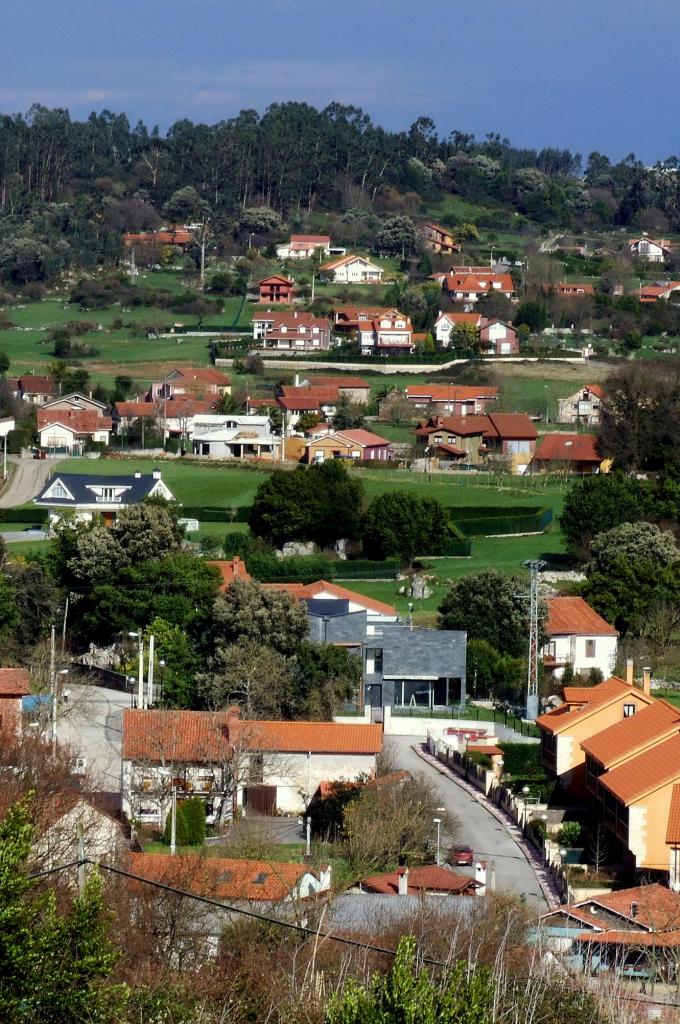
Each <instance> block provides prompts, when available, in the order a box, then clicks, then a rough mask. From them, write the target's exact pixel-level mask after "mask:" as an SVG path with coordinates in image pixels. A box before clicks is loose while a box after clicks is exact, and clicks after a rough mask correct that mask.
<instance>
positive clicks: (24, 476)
mask: <svg viewBox="0 0 680 1024" xmlns="http://www.w3.org/2000/svg"><path fill="white" fill-rule="evenodd" d="M8 461H9V462H11V463H12V464H13V465H14V472H13V474H12V476H11V478H10V481H9V484H8V486H7V487H6V488H5V489H4V490H3V491H2V493H1V494H0V508H14V507H15V506H17V505H25V504H26V503H27V502H29V501H32V499H33V498H35V496H36V494H38V493H39V492H40V491H41V490H42V488H43V487H44V486H45V484H46V483H47V480H48V478H49V476H50V473H51V472H52V469H53V467H54V463H53V462H50V461H49V459H31V458H19V457H18V456H16V455H10V456H9V460H8Z"/></svg>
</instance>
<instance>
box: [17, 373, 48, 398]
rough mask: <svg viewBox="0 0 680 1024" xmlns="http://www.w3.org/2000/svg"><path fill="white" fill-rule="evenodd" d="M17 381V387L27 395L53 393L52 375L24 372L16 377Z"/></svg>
mask: <svg viewBox="0 0 680 1024" xmlns="http://www.w3.org/2000/svg"><path fill="white" fill-rule="evenodd" d="M18 381H19V387H20V388H21V390H22V391H23V392H25V393H26V394H27V395H53V394H54V393H55V387H54V380H53V378H52V377H36V376H34V375H33V374H32V373H25V374H23V376H21V377H19V378H18Z"/></svg>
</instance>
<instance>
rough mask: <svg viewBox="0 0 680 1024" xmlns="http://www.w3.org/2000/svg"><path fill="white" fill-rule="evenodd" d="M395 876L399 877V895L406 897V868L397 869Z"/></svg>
mask: <svg viewBox="0 0 680 1024" xmlns="http://www.w3.org/2000/svg"><path fill="white" fill-rule="evenodd" d="M397 874H398V875H399V895H400V896H408V868H406V867H401V868H398V869H397Z"/></svg>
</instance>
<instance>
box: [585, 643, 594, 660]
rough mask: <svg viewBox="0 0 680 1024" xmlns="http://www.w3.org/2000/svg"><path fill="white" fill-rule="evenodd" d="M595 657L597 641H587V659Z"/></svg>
mask: <svg viewBox="0 0 680 1024" xmlns="http://www.w3.org/2000/svg"><path fill="white" fill-rule="evenodd" d="M594 657H595V641H594V640H586V658H594Z"/></svg>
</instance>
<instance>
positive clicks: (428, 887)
mask: <svg viewBox="0 0 680 1024" xmlns="http://www.w3.org/2000/svg"><path fill="white" fill-rule="evenodd" d="M402 870H403V869H402ZM399 873H400V872H399V870H397V871H386V872H385V873H384V874H381V875H369V876H368V877H367V878H362V879H361V882H360V883H359V884H360V885H361V887H362V888H363V889H367V890H368V892H375V893H383V894H385V895H388V896H394V895H395V894H397V893H398V892H399ZM478 888H479V882H476V881H475V879H474V878H470V877H469V876H468V875H459V874H456V872H455V871H449V869H448V868H443V867H437V865H435V864H426V865H425V866H424V867H419V868H409V872H408V892H409V895H418V893H421V892H441V893H450V894H463V895H466V896H468V895H472V894H473V893H474V891H475V889H478Z"/></svg>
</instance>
